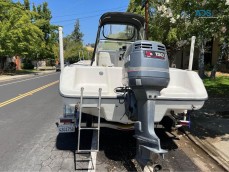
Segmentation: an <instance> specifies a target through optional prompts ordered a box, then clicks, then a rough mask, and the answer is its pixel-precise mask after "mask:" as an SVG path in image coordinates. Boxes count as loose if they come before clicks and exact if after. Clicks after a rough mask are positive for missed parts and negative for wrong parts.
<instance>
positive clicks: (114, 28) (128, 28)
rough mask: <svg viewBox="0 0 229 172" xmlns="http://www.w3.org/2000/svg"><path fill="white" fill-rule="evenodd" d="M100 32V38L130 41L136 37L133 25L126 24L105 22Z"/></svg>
mask: <svg viewBox="0 0 229 172" xmlns="http://www.w3.org/2000/svg"><path fill="white" fill-rule="evenodd" d="M101 32H102V33H101V34H100V38H101V39H109V40H126V41H131V40H134V39H135V38H136V37H137V34H136V33H137V32H136V29H135V27H134V26H132V25H128V24H106V25H104V26H103V27H102V30H101Z"/></svg>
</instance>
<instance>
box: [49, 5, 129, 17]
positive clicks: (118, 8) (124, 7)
mask: <svg viewBox="0 0 229 172" xmlns="http://www.w3.org/2000/svg"><path fill="white" fill-rule="evenodd" d="M126 8H127V6H123V7H117V8H110V9H103V10H96V11H92V13H91V14H93V13H98V12H102V11H109V10H120V9H126ZM79 14H81V13H72V14H67V15H59V16H53V18H61V17H67V16H74V15H79Z"/></svg>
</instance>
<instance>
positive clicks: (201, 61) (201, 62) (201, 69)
mask: <svg viewBox="0 0 229 172" xmlns="http://www.w3.org/2000/svg"><path fill="white" fill-rule="evenodd" d="M204 46H205V41H204V40H202V42H201V48H200V54H199V61H198V62H199V70H198V74H199V76H200V78H201V79H203V78H204V76H205V74H204Z"/></svg>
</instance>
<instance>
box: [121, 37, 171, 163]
mask: <svg viewBox="0 0 229 172" xmlns="http://www.w3.org/2000/svg"><path fill="white" fill-rule="evenodd" d="M124 61H125V64H124V70H125V71H124V72H123V73H124V76H123V82H124V83H123V84H124V85H126V86H129V87H130V88H131V90H133V92H134V95H135V97H136V101H137V115H136V119H137V122H136V124H135V137H136V138H137V145H138V148H137V157H136V159H137V160H138V161H139V162H140V163H141V164H142V165H146V164H147V162H148V161H149V160H150V153H151V152H153V153H157V154H164V153H166V151H165V150H163V149H161V146H160V139H159V138H158V137H157V135H156V133H155V131H154V116H155V102H156V99H157V96H159V95H160V91H161V90H162V89H163V88H165V87H167V86H168V83H169V80H170V77H169V63H168V56H167V53H166V48H165V46H164V45H163V44H161V43H158V42H154V41H143V40H141V41H136V42H134V43H133V44H132V45H130V46H129V47H128V49H127V51H126V53H125V55H124Z"/></svg>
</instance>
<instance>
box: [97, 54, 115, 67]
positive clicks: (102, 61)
mask: <svg viewBox="0 0 229 172" xmlns="http://www.w3.org/2000/svg"><path fill="white" fill-rule="evenodd" d="M98 66H104V67H111V66H114V64H113V63H111V57H110V54H109V53H108V52H99V60H98Z"/></svg>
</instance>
